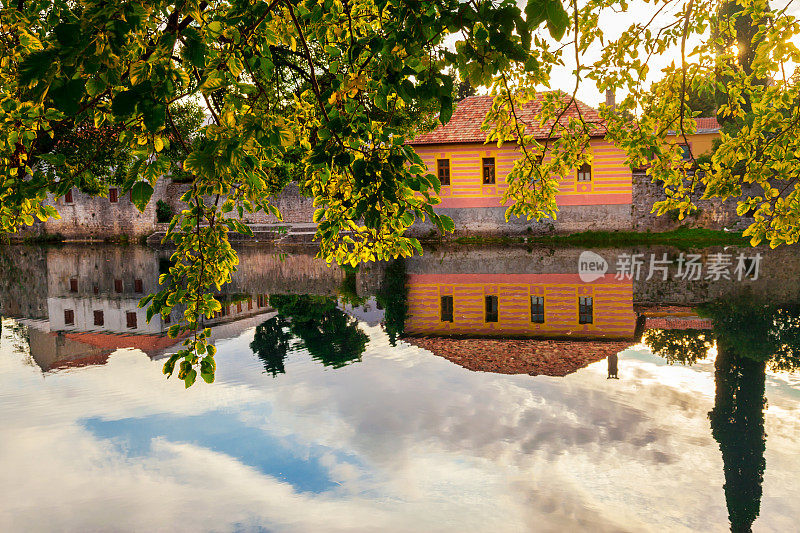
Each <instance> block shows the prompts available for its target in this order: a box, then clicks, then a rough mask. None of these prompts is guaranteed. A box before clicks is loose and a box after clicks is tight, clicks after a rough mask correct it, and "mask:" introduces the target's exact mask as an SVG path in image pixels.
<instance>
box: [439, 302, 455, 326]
mask: <svg viewBox="0 0 800 533" xmlns="http://www.w3.org/2000/svg"><path fill="white" fill-rule="evenodd" d="M440 304H441V305H440V307H441V318H442V322H452V321H453V297H452V296H442V297H441V298H440Z"/></svg>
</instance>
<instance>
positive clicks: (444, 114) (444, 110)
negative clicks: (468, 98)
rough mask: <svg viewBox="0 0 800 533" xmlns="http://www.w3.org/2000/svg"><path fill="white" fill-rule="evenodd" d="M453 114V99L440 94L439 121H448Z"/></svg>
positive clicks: (443, 122)
mask: <svg viewBox="0 0 800 533" xmlns="http://www.w3.org/2000/svg"><path fill="white" fill-rule="evenodd" d="M452 116H453V99H452V98H451V97H449V96H442V97H441V98H440V99H439V121H440V122H441V123H442V124H447V123H448V122H450V117H452Z"/></svg>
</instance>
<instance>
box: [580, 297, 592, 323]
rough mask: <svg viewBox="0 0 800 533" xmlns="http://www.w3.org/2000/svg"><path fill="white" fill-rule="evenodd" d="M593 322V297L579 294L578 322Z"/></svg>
mask: <svg viewBox="0 0 800 533" xmlns="http://www.w3.org/2000/svg"><path fill="white" fill-rule="evenodd" d="M592 323H594V298H592V297H590V296H581V297H580V298H578V324H592Z"/></svg>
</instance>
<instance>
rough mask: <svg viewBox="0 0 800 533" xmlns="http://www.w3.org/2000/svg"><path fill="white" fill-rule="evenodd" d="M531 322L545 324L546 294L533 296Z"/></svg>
mask: <svg viewBox="0 0 800 533" xmlns="http://www.w3.org/2000/svg"><path fill="white" fill-rule="evenodd" d="M531 322H533V323H535V324H544V296H531Z"/></svg>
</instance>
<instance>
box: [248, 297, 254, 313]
mask: <svg viewBox="0 0 800 533" xmlns="http://www.w3.org/2000/svg"><path fill="white" fill-rule="evenodd" d="M252 309H253V299H252V298H248V299H247V310H248V311H251V310H252Z"/></svg>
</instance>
